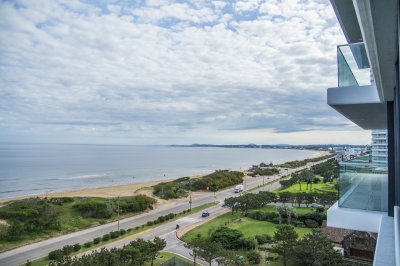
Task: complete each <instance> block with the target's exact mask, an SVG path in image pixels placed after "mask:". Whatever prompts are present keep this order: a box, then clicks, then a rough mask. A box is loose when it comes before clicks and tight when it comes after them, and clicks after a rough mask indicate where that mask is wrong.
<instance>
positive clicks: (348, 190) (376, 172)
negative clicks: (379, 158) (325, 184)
mask: <svg viewBox="0 0 400 266" xmlns="http://www.w3.org/2000/svg"><path fill="white" fill-rule="evenodd" d="M387 183H388V175H387V164H385V163H380V162H375V161H374V160H373V158H372V157H371V156H369V155H367V156H363V157H358V158H356V159H354V160H350V161H346V162H342V163H340V179H339V207H342V208H352V209H361V210H369V211H381V212H386V211H387Z"/></svg>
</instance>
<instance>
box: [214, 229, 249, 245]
mask: <svg viewBox="0 0 400 266" xmlns="http://www.w3.org/2000/svg"><path fill="white" fill-rule="evenodd" d="M242 237H243V233H242V232H240V231H239V230H236V229H231V228H228V227H220V228H218V229H217V230H215V231H214V232H213V233H212V234H211V241H213V242H218V243H220V244H221V245H222V246H223V247H224V248H226V249H238V248H240V247H242V246H243V241H242Z"/></svg>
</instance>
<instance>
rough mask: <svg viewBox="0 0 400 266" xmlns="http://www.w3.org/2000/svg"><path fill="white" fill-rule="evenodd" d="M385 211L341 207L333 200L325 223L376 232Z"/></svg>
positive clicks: (331, 225)
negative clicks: (333, 202)
mask: <svg viewBox="0 0 400 266" xmlns="http://www.w3.org/2000/svg"><path fill="white" fill-rule="evenodd" d="M383 216H387V214H386V213H385V212H376V211H366V210H358V209H350V208H341V207H339V206H338V202H335V204H333V205H332V206H331V207H330V208H329V209H328V212H327V225H328V226H330V227H338V228H345V229H352V230H358V231H365V232H373V233H378V232H379V229H380V225H381V219H382V217H383Z"/></svg>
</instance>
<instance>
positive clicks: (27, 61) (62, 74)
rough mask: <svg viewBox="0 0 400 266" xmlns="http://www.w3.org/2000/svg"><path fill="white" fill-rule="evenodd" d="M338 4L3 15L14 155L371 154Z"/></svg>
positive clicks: (189, 5) (2, 96) (6, 4)
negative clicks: (330, 99) (39, 150)
mask: <svg viewBox="0 0 400 266" xmlns="http://www.w3.org/2000/svg"><path fill="white" fill-rule="evenodd" d="M343 43H345V39H344V37H343V33H342V32H341V30H340V27H339V25H338V22H337V20H336V17H335V15H334V12H333V10H332V7H331V6H330V3H329V1H328V0H301V1H297V0H267V1H262V0H249V1H239V0H238V1H208V0H189V1H168V0H166V1H164V0H148V1H145V0H142V1H139V0H137V1H126V0H122V1H94V0H88V1H73V0H58V1H54V0H49V1H39V0H35V1H32V0H26V1H1V3H0V142H58V143H60V142H61V143H110V144H191V143H214V144H220V143H221V144H222V143H225V144H227V143H232V144H235V143H259V144H275V143H290V144H307V143H357V144H359V143H360V144H364V143H368V142H369V139H370V137H369V134H370V132H369V131H362V130H361V129H359V128H358V127H357V126H355V125H354V124H352V123H351V122H349V121H348V120H347V119H345V118H343V117H342V116H341V115H340V114H338V113H336V112H335V111H334V110H333V109H331V108H330V107H329V106H328V105H327V104H326V88H327V87H335V86H336V83H337V71H336V45H338V44H343Z"/></svg>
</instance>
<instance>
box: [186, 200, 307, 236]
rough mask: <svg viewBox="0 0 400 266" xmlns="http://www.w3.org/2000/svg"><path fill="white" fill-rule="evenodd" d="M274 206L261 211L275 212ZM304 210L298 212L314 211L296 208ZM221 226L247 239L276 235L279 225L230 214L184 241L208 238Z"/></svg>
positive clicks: (302, 232) (300, 231)
mask: <svg viewBox="0 0 400 266" xmlns="http://www.w3.org/2000/svg"><path fill="white" fill-rule="evenodd" d="M273 209H274V206H266V207H264V208H262V209H259V210H271V211H272V210H273ZM296 209H304V210H297V211H298V213H307V212H310V211H314V210H313V209H312V208H296ZM220 226H227V227H229V228H232V229H237V230H239V231H241V232H242V233H243V234H244V235H245V236H246V237H248V236H255V235H262V234H267V235H270V236H273V235H274V232H275V228H276V226H277V224H274V223H271V222H267V221H257V220H254V219H251V218H247V217H241V216H240V214H239V213H234V214H233V215H232V214H231V213H230V212H229V213H226V214H223V215H221V216H219V217H218V218H215V219H213V220H211V221H209V222H207V223H204V224H202V225H200V226H198V227H196V228H194V229H192V230H190V231H189V232H187V233H186V234H184V235H183V236H182V240H183V241H185V242H190V241H191V240H192V239H194V238H196V237H197V235H198V234H200V235H201V236H208V235H209V234H210V232H211V231H212V230H214V229H216V228H218V227H220ZM295 230H296V232H297V233H298V234H299V236H300V237H302V236H303V235H305V234H307V233H309V232H311V229H310V228H304V227H295Z"/></svg>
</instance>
